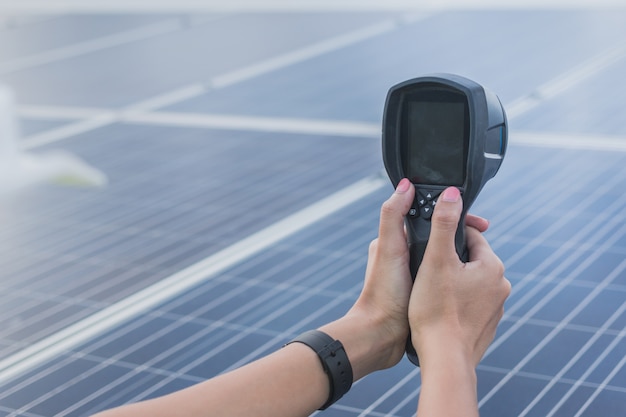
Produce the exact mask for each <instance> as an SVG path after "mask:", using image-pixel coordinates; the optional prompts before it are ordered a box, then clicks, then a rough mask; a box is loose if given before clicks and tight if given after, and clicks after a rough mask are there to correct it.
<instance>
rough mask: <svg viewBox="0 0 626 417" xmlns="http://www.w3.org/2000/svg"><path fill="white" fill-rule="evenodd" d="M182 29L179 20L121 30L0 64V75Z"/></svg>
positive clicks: (166, 20)
mask: <svg viewBox="0 0 626 417" xmlns="http://www.w3.org/2000/svg"><path fill="white" fill-rule="evenodd" d="M183 28H184V26H183V25H182V23H181V20H180V19H172V18H168V19H163V20H161V21H158V22H155V23H151V24H148V25H144V26H141V27H137V28H134V29H128V30H123V31H120V32H117V33H113V34H109V35H105V36H102V37H99V38H95V39H89V40H85V41H81V42H77V43H75V44H71V45H67V46H63V47H58V48H55V49H48V50H47V51H45V52H39V53H35V54H32V55H26V56H21V57H19V58H14V59H12V60H9V61H4V62H0V75H6V74H9V73H12V72H17V71H23V70H25V69H30V68H33V67H39V66H42V65H46V64H50V63H52V62H56V61H61V60H65V59H69V58H74V57H76V56H79V55H85V54H89V53H92V52H96V51H100V50H102V49H108V48H114V47H116V46H120V45H124V44H127V43H131V42H137V41H140V40H144V39H148V38H152V37H155V36H160V35H165V34H168V33H171V32H174V31H177V30H181V29H183Z"/></svg>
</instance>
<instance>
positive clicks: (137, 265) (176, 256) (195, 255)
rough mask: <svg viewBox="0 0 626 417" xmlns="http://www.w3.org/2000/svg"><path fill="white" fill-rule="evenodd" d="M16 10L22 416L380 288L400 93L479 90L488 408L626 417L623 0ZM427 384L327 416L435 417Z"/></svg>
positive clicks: (388, 376)
mask: <svg viewBox="0 0 626 417" xmlns="http://www.w3.org/2000/svg"><path fill="white" fill-rule="evenodd" d="M500 3H501V2H493V1H483V2H480V1H475V2H460V1H447V2H434V1H430V2H420V3H418V2H408V1H387V2H385V3H384V5H383V4H382V3H380V2H373V1H368V2H357V1H347V0H344V1H335V2H304V1H303V2H297V3H296V2H286V1H274V2H269V1H268V2H249V1H243V0H240V1H231V2H228V4H226V3H223V2H220V3H218V2H211V1H207V2H200V1H190V0H187V1H182V0H181V1H177V2H173V1H150V2H148V1H139V0H126V1H124V2H121V1H114V0H110V1H108V2H99V1H84V0H83V1H46V2H42V1H27V0H24V1H20V2H17V1H7V0H3V1H0V85H2V88H0V150H1V151H2V155H0V174H1V175H0V176H1V177H2V178H1V180H0V219H1V223H0V415H1V416H31V417H32V416H51V415H55V416H83V415H89V414H90V413H93V412H95V411H98V410H102V409H104V408H109V407H112V406H115V405H119V404H123V403H126V402H132V401H138V400H141V399H145V398H150V397H153V396H156V395H162V394H165V393H167V392H171V391H173V390H177V389H180V388H183V387H185V386H189V385H191V384H194V383H196V382H199V381H202V380H204V379H206V378H210V377H211V376H214V375H217V374H219V373H221V372H224V371H228V370H230V369H233V368H234V367H238V366H241V365H242V364H244V363H246V362H249V361H251V360H254V359H256V358H258V357H260V356H263V355H266V354H267V353H269V352H271V351H273V350H275V349H277V348H279V347H280V346H282V345H283V344H284V343H285V342H286V341H287V340H289V339H291V338H293V337H294V336H296V335H297V334H299V333H301V332H302V331H304V330H308V329H311V328H314V327H316V326H319V325H321V324H323V323H326V322H328V321H330V320H333V319H335V318H337V317H339V316H340V315H341V314H343V313H344V312H345V311H347V309H348V308H349V307H350V306H351V305H352V302H353V301H354V300H355V299H356V297H357V296H358V294H359V291H360V288H361V283H362V279H363V273H364V269H365V263H366V255H367V246H368V244H369V242H370V240H372V239H373V238H375V237H376V233H377V227H378V214H379V207H380V204H381V203H382V202H383V201H384V200H385V199H386V198H387V197H388V195H389V194H390V193H391V192H392V188H391V185H390V183H389V180H388V179H387V178H386V175H385V174H384V173H383V166H382V158H381V145H380V129H381V118H382V110H383V105H384V100H385V96H386V94H387V90H388V89H389V87H391V86H392V85H394V84H396V83H398V82H401V81H404V80H406V79H409V78H414V77H417V76H421V75H425V74H429V73H434V72H435V73H439V72H448V73H456V74H460V75H463V76H466V77H469V78H472V79H474V80H475V81H478V82H479V83H481V84H483V85H484V86H486V87H487V88H489V89H490V90H492V91H494V92H495V93H496V94H498V96H499V97H500V99H501V101H502V102H503V104H504V106H505V109H506V110H507V114H508V117H509V129H510V145H509V149H508V152H507V155H506V158H505V160H504V163H503V165H502V168H501V170H500V172H499V173H498V175H497V176H496V177H495V178H494V179H493V180H492V181H491V182H489V183H488V184H487V185H486V187H485V189H484V190H483V192H482V193H481V195H480V196H479V198H478V200H477V201H476V203H475V205H474V207H473V208H472V211H473V212H475V213H476V214H479V215H482V216H484V217H487V218H489V219H490V221H491V227H490V230H489V231H488V232H487V237H488V239H489V240H490V242H491V244H492V246H493V248H494V250H495V251H496V252H497V253H498V255H499V256H500V257H501V258H502V260H503V261H504V263H505V265H506V267H507V277H508V278H509V279H510V280H511V282H512V284H513V293H512V295H511V297H510V299H509V300H508V302H507V313H506V315H505V317H504V319H503V321H502V323H501V325H500V328H499V331H498V335H497V337H496V340H495V342H494V344H493V345H492V347H491V348H490V350H489V351H488V352H487V355H486V356H485V358H484V360H483V362H482V364H481V365H480V366H479V369H478V374H479V381H480V382H479V384H480V385H479V400H480V406H481V415H483V416H509V415H510V416H542V417H545V416H568V417H570V416H621V415H624V414H625V412H626V411H625V410H626V366H625V364H626V340H625V339H624V336H625V335H626V327H625V326H626V271H625V269H626V221H625V220H626V215H625V213H626V193H624V190H625V189H626V123H624V122H625V121H626V106H625V105H624V97H626V84H625V83H624V81H623V78H624V74H626V4H625V3H624V1H623V0H620V1H616V0H612V1H611V0H605V1H594V2H591V1H582V0H579V1H568V2H565V1H560V0H559V1H556V0H552V1H541V2H539V1H525V2H507V3H506V4H505V5H503V4H500ZM419 387H420V377H419V368H415V367H414V366H413V365H411V364H410V363H409V362H408V360H406V359H404V360H403V361H402V362H401V364H400V365H398V366H397V367H395V368H393V369H390V370H386V371H382V372H378V373H375V374H373V375H370V376H368V377H367V378H365V379H363V380H361V381H359V382H358V383H356V384H355V385H354V387H353V389H352V390H351V392H350V393H349V394H347V395H346V396H345V397H344V398H343V399H342V400H341V401H339V402H338V403H337V404H335V405H334V406H333V407H331V408H330V409H328V410H326V411H325V412H324V413H323V415H327V416H337V417H348V416H392V417H393V416H397V417H400V416H410V415H413V414H414V412H415V407H416V402H417V397H418V395H419Z"/></svg>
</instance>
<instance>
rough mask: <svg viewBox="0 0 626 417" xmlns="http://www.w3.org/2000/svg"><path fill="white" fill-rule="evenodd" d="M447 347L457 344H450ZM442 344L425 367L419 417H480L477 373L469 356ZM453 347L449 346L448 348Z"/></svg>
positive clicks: (432, 353)
mask: <svg viewBox="0 0 626 417" xmlns="http://www.w3.org/2000/svg"><path fill="white" fill-rule="evenodd" d="M447 343H454V342H450V341H448V342H447ZM446 346H447V345H446V344H445V343H442V344H439V345H438V346H437V347H435V348H433V349H432V350H431V351H429V352H428V353H427V354H426V353H424V354H423V355H420V359H424V360H423V361H422V363H421V364H420V366H421V374H422V389H421V393H420V399H419V403H418V409H417V416H418V417H477V416H478V415H479V413H478V403H477V393H476V384H477V382H476V371H475V368H474V364H473V362H472V360H471V358H469V357H468V356H467V355H465V354H464V353H463V352H462V351H459V350H457V349H447V348H446ZM448 346H449V345H448Z"/></svg>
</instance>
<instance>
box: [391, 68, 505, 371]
mask: <svg viewBox="0 0 626 417" xmlns="http://www.w3.org/2000/svg"><path fill="white" fill-rule="evenodd" d="M507 134H508V131H507V120H506V113H505V111H504V107H503V106H502V103H501V102H500V100H499V99H498V97H497V96H496V95H495V94H493V93H492V92H490V91H489V90H487V89H485V88H483V87H482V86H481V85H479V84H477V83H476V82H474V81H472V80H469V79H467V78H464V77H461V76H458V75H452V74H434V75H429V76H424V77H419V78H415V79H412V80H408V81H405V82H402V83H400V84H397V85H395V86H393V87H391V89H390V90H389V93H388V94H387V100H386V103H385V109H384V114H383V132H382V145H383V160H384V163H385V169H386V170H387V174H388V175H389V178H390V179H391V182H392V183H393V185H394V187H395V186H397V185H398V182H400V180H401V179H403V178H408V179H409V180H410V181H411V183H413V186H414V187H415V200H414V202H413V205H412V207H411V209H410V210H409V213H408V214H407V216H406V229H407V238H408V245H409V252H410V255H411V258H410V259H411V260H410V271H411V276H412V277H413V279H415V275H416V274H417V271H418V269H419V266H420V264H421V263H422V259H423V257H424V251H425V250H426V245H427V243H428V237H429V235H430V224H431V223H430V220H431V216H432V213H433V210H434V208H435V205H436V203H437V198H438V197H439V194H440V193H441V192H442V191H443V190H445V189H446V188H447V187H450V186H454V187H457V188H458V189H459V190H460V192H461V196H462V199H463V213H462V214H461V219H460V221H459V225H458V227H457V232H456V237H455V246H456V251H457V254H458V255H459V258H460V259H461V260H462V261H463V262H467V261H468V259H469V254H468V251H467V246H466V244H465V229H464V223H465V215H466V213H467V211H468V210H469V208H470V207H471V206H472V203H473V202H474V200H475V199H476V197H477V196H478V193H479V192H480V190H481V189H482V188H483V186H484V185H485V183H486V182H487V181H488V180H489V179H491V178H492V177H493V176H494V175H495V174H496V173H497V172H498V169H499V168H500V165H501V164H502V160H503V158H504V154H505V152H506V147H507ZM406 350H407V356H408V357H409V359H410V360H411V362H413V363H414V364H416V365H419V359H418V357H417V354H416V352H415V349H414V347H413V345H412V343H411V338H410V336H409V339H408V341H407V349H406Z"/></svg>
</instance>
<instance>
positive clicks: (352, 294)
mask: <svg viewBox="0 0 626 417" xmlns="http://www.w3.org/2000/svg"><path fill="white" fill-rule="evenodd" d="M353 266H354V267H356V268H360V266H361V264H360V262H355V264H354V265H353ZM352 271H353V270H351V272H352ZM361 287H362V284H361V283H360V282H359V283H358V284H356V285H355V286H353V287H352V288H350V289H348V290H347V291H344V292H343V293H341V294H337V295H336V296H335V297H333V299H332V300H331V301H329V302H328V303H327V304H325V305H323V306H321V307H320V308H319V309H318V310H317V311H316V312H315V313H313V314H309V315H307V316H306V317H305V318H303V319H302V320H300V321H298V322H296V323H295V324H293V325H292V326H290V327H288V328H287V329H285V331H284V332H282V333H280V334H278V335H276V336H275V337H273V338H271V339H270V340H268V341H267V342H266V343H264V344H262V345H260V346H258V347H256V348H255V349H254V350H253V351H252V352H250V353H248V354H247V355H246V356H244V357H242V358H241V359H239V360H238V361H236V362H235V363H233V364H231V365H229V366H228V367H227V368H226V369H224V371H223V372H224V373H226V372H230V371H233V370H235V369H237V368H240V367H241V366H243V365H245V364H247V363H249V362H251V361H253V360H255V359H259V358H260V357H263V356H265V354H266V353H267V352H268V351H269V350H270V349H271V348H273V347H274V346H276V344H277V343H280V342H285V341H288V340H289V338H290V337H293V335H294V333H296V332H298V331H301V330H302V329H303V328H304V326H306V325H309V324H310V323H311V322H312V321H314V320H315V319H317V318H319V317H320V316H322V315H323V314H325V313H328V312H329V311H331V310H332V309H333V308H335V307H337V306H338V305H340V304H341V303H343V302H344V301H346V300H355V299H356V297H357V296H358V295H359V292H360V290H361ZM310 291H311V288H309V290H308V291H307V292H310ZM317 294H318V293H312V294H311V295H317ZM300 301H302V300H300ZM290 309H291V308H289V309H287V310H286V311H288V310H290ZM281 314H282V313H281ZM255 327H262V326H255Z"/></svg>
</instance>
